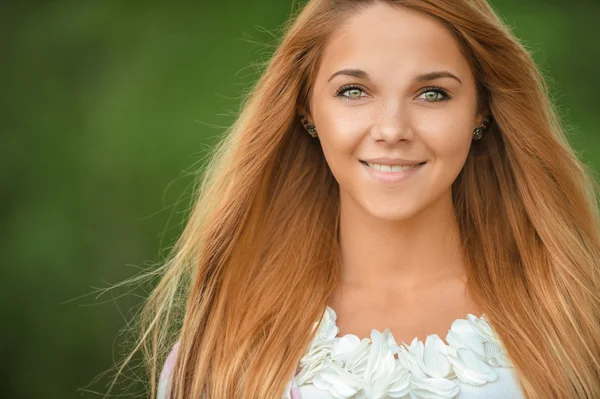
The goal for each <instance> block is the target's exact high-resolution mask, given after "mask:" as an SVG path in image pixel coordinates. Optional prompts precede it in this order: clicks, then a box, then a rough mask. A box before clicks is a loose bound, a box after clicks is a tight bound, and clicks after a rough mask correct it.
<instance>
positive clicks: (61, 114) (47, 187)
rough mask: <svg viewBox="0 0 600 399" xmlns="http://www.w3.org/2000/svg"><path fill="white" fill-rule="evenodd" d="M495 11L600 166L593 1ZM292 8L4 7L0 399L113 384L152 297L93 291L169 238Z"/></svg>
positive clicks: (277, 0)
mask: <svg viewBox="0 0 600 399" xmlns="http://www.w3.org/2000/svg"><path fill="white" fill-rule="evenodd" d="M493 4H494V7H495V8H496V9H497V10H498V12H499V13H500V14H501V15H502V16H503V17H504V18H505V20H506V21H507V23H508V24H509V25H510V26H512V27H514V32H515V33H516V34H517V35H518V36H519V37H520V38H521V39H522V40H523V42H524V43H525V44H526V45H527V47H528V48H530V49H531V50H532V51H533V52H534V57H535V59H536V61H537V62H538V63H539V65H540V67H541V68H542V70H543V72H544V74H545V76H547V78H548V79H549V83H550V85H551V87H552V90H553V95H554V98H555V99H556V102H557V104H558V105H559V109H560V112H561V115H563V117H564V119H565V122H566V123H567V124H568V128H569V129H568V130H569V133H570V140H571V142H572V143H573V145H574V146H575V148H576V149H577V151H578V152H579V153H580V154H581V155H582V158H583V159H584V161H586V162H587V163H590V164H592V165H593V166H594V167H595V169H596V170H600V136H599V135H598V133H597V131H598V128H597V127H598V125H599V124H600V116H599V114H598V112H597V107H598V97H597V96H596V94H598V93H597V92H596V90H598V89H599V88H600V85H599V83H598V80H597V79H596V73H597V65H598V64H599V63H600V46H598V42H597V40H596V38H597V32H596V22H597V20H598V19H599V18H600V4H599V3H598V2H596V1H592V0H590V1H567V0H564V1H559V0H554V1H548V0H535V1H534V0H528V1H527V2H526V4H525V2H523V1H521V0H496V1H494V2H493ZM290 7H291V0H290V1H287V0H286V1H282V0H237V1H234V0H228V1H224V0H220V1H218V2H216V1H215V2H207V1H179V2H172V3H170V4H169V3H166V2H143V3H142V2H119V1H74V0H54V1H50V0H48V1H29V2H3V3H2V5H0V50H1V54H2V55H1V57H2V60H1V62H0V92H1V95H0V151H1V155H2V156H1V158H0V166H1V168H0V184H1V185H2V186H1V187H2V197H1V204H0V209H2V213H1V215H2V223H1V225H0V251H1V253H2V259H3V269H4V275H5V279H4V282H5V283H4V284H3V289H2V301H1V302H0V306H1V307H2V312H3V313H2V314H3V319H4V320H5V322H4V323H3V325H4V327H3V328H2V334H3V335H2V343H3V350H2V353H3V355H4V358H5V361H4V362H3V365H2V370H1V371H0V373H1V375H2V377H3V382H4V383H3V384H2V385H3V389H2V391H3V395H2V396H3V397H7V398H75V397H86V398H92V397H95V398H97V397H100V396H101V395H99V394H98V393H93V392H94V391H95V392H100V393H104V392H105V391H106V386H105V384H106V383H107V382H108V379H107V378H103V379H100V381H95V383H94V384H90V382H91V381H92V379H93V378H94V377H95V376H98V375H100V373H102V372H103V371H105V370H107V369H110V368H111V367H112V366H113V362H114V361H115V360H121V358H120V357H121V355H122V354H123V348H122V347H121V346H120V345H119V341H120V340H121V338H120V337H119V335H118V332H119V330H121V329H122V328H124V327H125V326H126V323H127V321H128V320H130V318H131V316H132V314H131V310H132V309H133V307H134V306H135V305H136V304H138V303H139V300H140V298H141V297H143V296H144V295H146V292H144V291H143V290H137V291H135V292H134V293H131V294H128V295H124V294H126V292H111V293H107V294H105V295H104V296H101V297H99V298H95V297H94V296H91V295H89V293H90V292H93V288H92V287H101V288H103V287H108V286H110V285H112V284H115V283H117V282H119V281H122V280H124V279H125V278H127V277H131V276H133V275H134V274H135V273H137V272H139V270H140V269H141V268H144V267H149V266H150V265H151V264H152V263H153V262H155V261H160V259H161V256H164V254H165V253H164V251H165V250H166V249H168V247H169V246H170V245H172V243H173V242H174V240H175V238H176V237H177V235H178V234H179V233H180V231H181V229H182V225H183V222H184V221H185V217H186V215H187V210H188V208H189V205H190V193H191V192H192V188H193V184H194V183H195V180H194V175H193V173H188V172H193V171H195V170H197V168H199V167H200V166H201V164H202V161H203V159H204V157H205V156H206V155H207V151H209V150H210V146H211V145H212V144H214V142H215V140H216V139H217V138H218V137H219V136H220V135H221V134H222V133H223V132H224V130H225V128H226V127H227V126H228V125H229V124H231V123H232V122H233V120H234V118H235V114H236V113H237V112H238V110H239V98H240V95H241V94H242V93H243V91H244V90H245V89H246V88H248V85H249V84H251V83H252V81H253V79H255V78H256V73H255V70H254V69H253V67H252V65H254V64H256V63H257V62H259V61H262V60H264V58H265V56H266V54H265V51H264V43H270V42H272V41H273V40H274V39H275V37H274V36H273V35H272V32H273V31H274V30H275V29H277V28H278V27H280V25H281V24H282V23H283V22H284V21H285V19H286V18H287V15H288V13H289V12H290ZM159 250H163V252H160V251H159ZM86 294H88V295H86ZM132 372H133V371H132ZM134 377H135V375H134ZM137 378H143V375H141V374H139V375H138V376H137ZM129 383H131V384H135V380H132V381H125V382H124V385H127V384H129ZM82 387H85V388H86V392H84V393H81V392H78V391H77V390H78V388H82ZM141 388H142V386H141V385H139V384H138V386H137V387H136V389H137V391H136V390H133V392H137V393H140V390H139V389H141ZM113 393H118V391H115V392H113ZM123 397H132V393H131V392H129V393H127V394H126V395H124V396H123Z"/></svg>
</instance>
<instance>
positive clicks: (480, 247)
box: [139, 0, 600, 399]
mask: <svg viewBox="0 0 600 399" xmlns="http://www.w3.org/2000/svg"><path fill="white" fill-rule="evenodd" d="M590 176H591V172H590V171H589V170H588V169H586V166H585V165H584V164H583V163H582V162H580V161H579V160H578V159H577V157H576V155H575V154H574V151H573V150H572V148H571V147H570V146H569V144H568V142H567V140H566V137H565V134H564V132H563V130H562V129H561V124H560V121H559V120H558V119H557V116H556V114H555V112H554V111H553V107H552V104H551V102H550V101H549V93H548V89H547V87H546V85H545V83H544V80H543V78H542V76H541V75H540V73H539V72H538V70H537V69H536V66H535V64H534V62H533V61H532V59H531V58H530V56H529V55H528V53H527V51H526V50H525V49H524V48H523V47H522V46H521V45H520V44H519V42H518V41H517V39H515V37H514V36H512V35H511V33H510V32H509V30H508V29H507V27H506V26H505V25H503V23H502V22H501V21H500V19H499V18H498V17H497V16H496V15H495V14H494V12H493V11H492V9H491V8H490V6H489V5H488V4H487V2H486V1H485V0H396V1H392V0H388V1H383V0H310V1H309V2H308V4H307V5H306V6H305V7H304V9H303V10H302V11H301V12H300V13H299V14H298V15H296V16H295V18H294V19H293V21H292V22H291V23H290V24H289V25H287V26H286V32H285V35H284V37H283V39H282V41H281V43H280V45H279V47H278V49H277V50H276V52H275V54H274V55H273V58H272V60H271V61H270V63H269V65H268V66H267V68H266V70H265V71H264V74H263V75H262V77H261V78H260V80H259V81H258V83H257V85H256V87H255V88H254V90H253V92H252V93H251V94H250V95H249V97H248V98H247V101H246V103H245V104H244V108H243V111H242V112H241V115H240V116H239V118H238V120H237V121H236V122H235V124H234V125H233V127H232V128H231V130H230V132H229V134H228V135H227V136H226V137H225V139H224V140H223V142H222V144H221V145H220V147H219V149H218V151H216V153H215V156H214V158H212V160H211V162H210V164H209V168H208V172H207V174H206V176H205V179H204V180H203V183H202V186H201V189H200V190H199V195H198V198H197V204H196V206H195V207H194V209H193V211H192V213H191V216H190V218H189V223H188V224H187V227H186V228H185V231H184V233H183V235H182V237H181V239H180V240H179V241H178V244H177V246H176V247H175V249H174V251H173V255H172V257H171V258H170V260H169V262H167V264H165V265H164V268H162V269H161V270H160V272H161V273H164V277H163V278H162V280H161V281H160V283H159V284H158V286H157V287H156V290H155V291H154V292H153V293H152V295H151V297H150V298H149V301H148V303H147V307H146V308H145V313H144V318H143V320H142V321H143V322H144V323H145V324H144V326H145V327H146V329H145V330H144V331H145V333H144V335H143V337H142V339H141V340H140V344H139V345H140V347H144V348H145V349H146V351H147V352H146V353H147V354H149V361H150V365H151V370H152V373H151V375H152V384H151V395H152V396H155V395H158V397H159V398H166V397H170V398H177V399H181V398H201V397H205V398H218V399H222V398H282V397H283V398H301V397H302V398H305V399H306V398H467V399H468V398H569V399H572V398H590V399H591V398H600V364H599V362H600V298H599V293H600V288H599V287H600V275H599V274H600V273H599V272H600V222H599V216H598V210H597V199H596V198H597V197H596V196H597V195H598V186H597V184H596V183H595V182H594V180H593V179H592V178H591V177H590ZM169 352H170V354H169V356H168V359H167V360H166V363H164V366H163V367H161V364H162V359H164V357H165V355H166V354H167V353H169ZM160 370H162V373H161V375H160V378H159V384H158V389H157V387H156V386H155V385H156V384H155V379H157V376H158V371H160Z"/></svg>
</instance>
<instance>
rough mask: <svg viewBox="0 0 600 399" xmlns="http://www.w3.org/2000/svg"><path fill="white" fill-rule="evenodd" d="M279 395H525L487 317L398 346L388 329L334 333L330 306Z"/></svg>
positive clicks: (287, 398)
mask: <svg viewBox="0 0 600 399" xmlns="http://www.w3.org/2000/svg"><path fill="white" fill-rule="evenodd" d="M315 329H316V334H315V337H314V338H313V340H312V342H311V344H310V345H309V347H308V348H307V350H306V352H305V354H304V356H303V357H302V358H301V359H300V363H299V365H298V368H297V369H296V374H295V375H294V377H293V378H291V379H290V380H289V382H288V384H287V386H286V389H285V391H284V394H283V396H282V399H366V398H368V399H389V398H403V399H417V398H419V399H421V398H422V399H450V398H459V399H523V398H524V397H525V396H524V394H523V392H522V390H521V387H520V385H519V382H518V380H517V376H516V373H515V370H514V368H513V367H512V366H511V364H510V361H509V358H508V356H507V354H506V352H505V350H504V348H503V346H502V343H501V342H500V339H499V338H498V336H497V334H496V333H495V332H494V331H493V329H492V328H491V325H490V324H489V322H488V320H487V319H486V317H485V315H482V316H481V317H477V316H475V315H473V314H467V316H466V319H457V320H455V321H454V322H453V323H452V326H451V328H450V330H448V334H447V336H446V342H447V344H446V343H445V342H444V341H443V340H442V339H441V338H440V337H439V336H438V335H437V334H431V335H429V336H428V337H427V338H426V339H425V342H422V341H420V340H418V339H417V338H415V339H414V340H413V341H412V342H411V343H410V345H408V344H406V343H404V342H402V344H401V345H398V344H397V343H396V341H395V340H394V337H393V336H392V334H391V332H390V330H389V329H387V328H386V329H385V330H384V332H383V333H382V332H379V331H378V330H376V329H373V330H372V331H371V337H370V339H369V338H363V339H362V340H361V339H360V338H358V337H357V336H356V335H353V334H346V335H344V336H341V337H339V336H338V333H339V328H338V327H337V325H336V313H335V311H334V310H333V309H332V308H330V307H329V306H327V308H326V311H325V313H324V315H323V318H322V320H321V321H320V323H315Z"/></svg>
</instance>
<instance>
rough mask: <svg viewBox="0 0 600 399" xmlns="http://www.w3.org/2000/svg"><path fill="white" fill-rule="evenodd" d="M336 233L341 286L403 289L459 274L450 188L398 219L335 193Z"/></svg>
mask: <svg viewBox="0 0 600 399" xmlns="http://www.w3.org/2000/svg"><path fill="white" fill-rule="evenodd" d="M339 233H340V251H341V253H340V256H341V259H340V262H341V264H340V268H341V283H342V285H351V286H359V287H363V288H366V289H369V288H373V289H374V290H375V292H379V291H382V290H383V291H385V292H390V291H391V292H398V291H397V290H403V291H400V292H405V291H406V290H409V291H410V290H412V291H414V290H415V289H418V287H420V286H423V284H430V283H432V282H437V281H444V280H448V279H453V278H461V277H463V276H464V274H465V268H464V259H463V253H462V248H461V245H460V236H459V230H458V223H457V220H456V214H455V211H454V207H453V205H452V196H451V192H448V193H447V194H445V195H443V196H442V197H441V198H440V199H439V200H438V201H436V202H435V203H433V204H431V205H429V206H428V207H427V208H426V209H423V210H421V211H420V212H418V213H417V214H415V215H413V216H411V217H410V218H407V219H403V220H383V219H378V218H375V217H373V216H372V215H370V214H369V213H368V212H366V211H365V209H364V208H362V207H361V206H360V205H359V204H357V203H356V202H355V201H354V200H353V199H352V198H351V197H349V196H348V195H346V194H344V193H341V198H340V231H339Z"/></svg>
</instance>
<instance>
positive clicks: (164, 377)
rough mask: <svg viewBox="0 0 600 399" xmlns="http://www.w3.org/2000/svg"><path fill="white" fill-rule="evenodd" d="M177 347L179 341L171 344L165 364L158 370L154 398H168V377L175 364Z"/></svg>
mask: <svg viewBox="0 0 600 399" xmlns="http://www.w3.org/2000/svg"><path fill="white" fill-rule="evenodd" d="M178 349H179V341H177V342H176V343H175V345H173V347H172V348H171V351H170V352H169V355H168V356H167V360H165V364H164V365H163V368H162V371H161V372H160V377H159V379H158V389H157V392H156V399H168V398H169V396H170V394H169V388H170V382H171V381H170V377H171V374H172V372H173V367H174V366H175V359H176V358H177V351H178Z"/></svg>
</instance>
